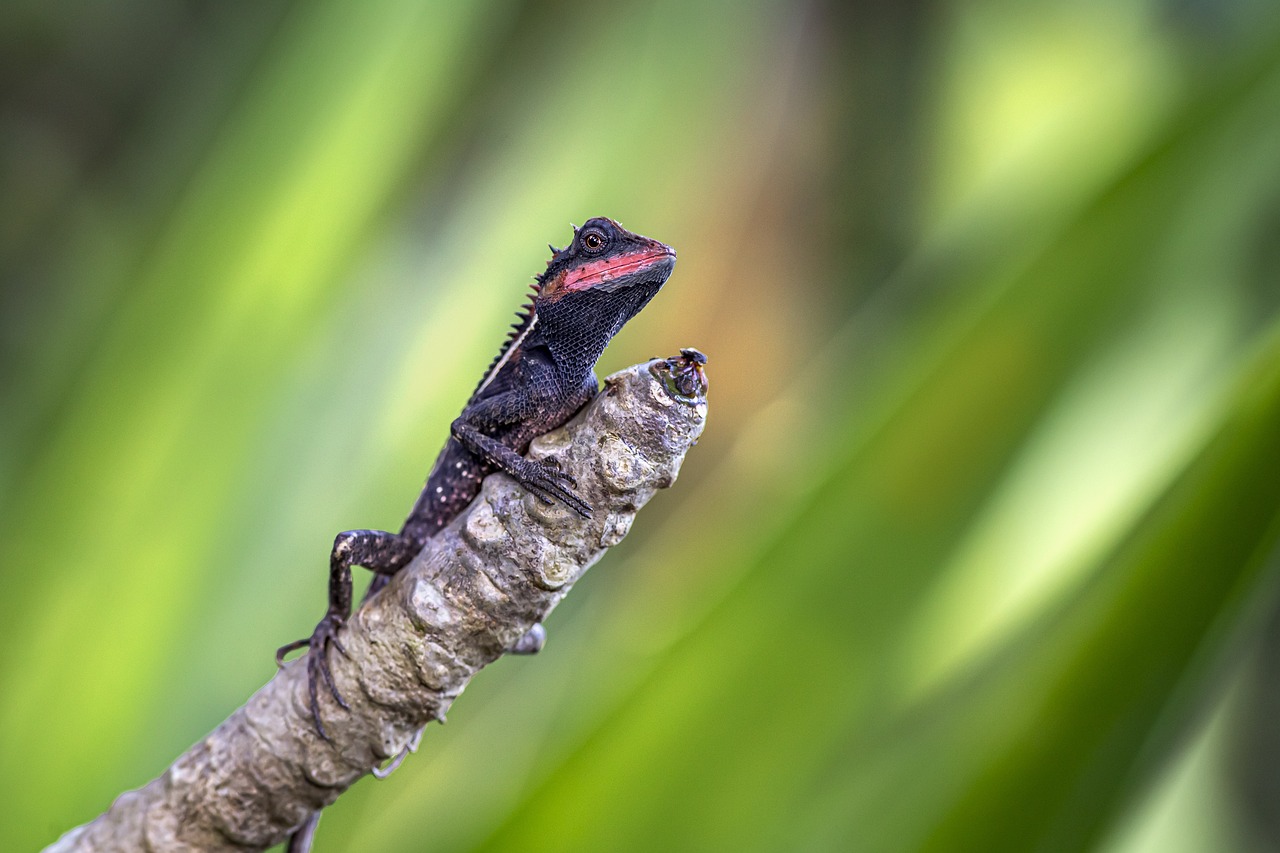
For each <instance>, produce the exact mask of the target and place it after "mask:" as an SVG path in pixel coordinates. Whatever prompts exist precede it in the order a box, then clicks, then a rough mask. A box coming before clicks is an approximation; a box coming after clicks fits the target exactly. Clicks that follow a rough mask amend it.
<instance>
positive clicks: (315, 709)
mask: <svg viewBox="0 0 1280 853" xmlns="http://www.w3.org/2000/svg"><path fill="white" fill-rule="evenodd" d="M346 622H347V619H346V617H345V616H343V615H342V614H341V613H339V612H337V611H336V610H330V611H329V612H328V613H326V614H325V617H324V618H323V619H321V620H320V624H318V625H316V630H315V631H314V632H313V633H312V634H311V637H310V638H309V639H306V640H297V641H295V642H292V643H289V644H288V645H284V646H281V647H280V648H279V649H277V650H276V665H277V666H283V665H284V656H285V655H287V654H288V653H289V652H291V651H293V650H294V649H300V648H302V647H303V646H306V647H307V689H308V693H309V696H310V699H311V719H312V720H313V721H314V722H315V725H316V732H318V733H319V735H320V737H322V738H324V739H325V740H327V741H329V742H330V743H332V742H333V739H332V738H330V737H329V733H328V732H327V731H325V728H324V723H322V722H320V697H319V687H318V685H319V683H320V681H321V680H323V681H324V683H325V686H327V687H328V688H329V693H330V695H332V696H333V700H334V701H335V702H337V703H338V705H339V706H340V707H341V708H342V709H343V710H344V711H350V710H351V706H350V705H348V704H347V700H345V699H343V698H342V694H341V693H339V692H338V685H337V684H335V683H334V681H333V673H332V672H331V671H330V670H329V646H331V645H332V646H333V647H334V648H335V649H337V650H338V651H339V652H340V653H341V654H342V655H343V656H344V657H345V656H347V650H346V649H345V648H343V647H342V643H340V642H338V629H339V628H341V627H342V626H343V625H345V624H346Z"/></svg>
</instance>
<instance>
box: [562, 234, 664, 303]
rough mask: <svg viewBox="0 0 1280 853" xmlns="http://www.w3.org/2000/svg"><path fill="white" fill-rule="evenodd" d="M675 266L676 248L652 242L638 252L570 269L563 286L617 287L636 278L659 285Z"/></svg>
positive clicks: (602, 288)
mask: <svg viewBox="0 0 1280 853" xmlns="http://www.w3.org/2000/svg"><path fill="white" fill-rule="evenodd" d="M675 265H676V253H675V250H674V249H672V248H671V247H670V246H666V245H663V244H662V243H656V242H655V245H653V246H646V247H645V248H643V249H640V250H639V251H635V252H626V253H624V254H620V255H614V256H613V257H611V258H601V259H600V260H598V261H593V262H591V263H587V264H583V265H582V266H580V267H576V268H575V269H571V270H569V271H568V273H567V274H566V275H565V277H564V285H563V289H564V291H565V292H566V293H569V292H573V291H577V290H587V289H589V288H599V289H601V290H617V289H618V288H621V287H625V286H627V285H629V284H632V283H636V282H639V281H645V282H648V283H657V284H661V283H662V282H664V281H666V280H667V276H669V275H671V270H672V269H673V268H674V267H675Z"/></svg>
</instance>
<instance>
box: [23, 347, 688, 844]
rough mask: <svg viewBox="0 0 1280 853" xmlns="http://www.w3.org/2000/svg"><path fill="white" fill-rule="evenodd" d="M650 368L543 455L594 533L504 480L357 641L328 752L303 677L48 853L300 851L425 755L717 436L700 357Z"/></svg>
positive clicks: (400, 578)
mask: <svg viewBox="0 0 1280 853" xmlns="http://www.w3.org/2000/svg"><path fill="white" fill-rule="evenodd" d="M692 352H693V351H685V355H683V356H677V357H675V358H671V359H666V360H657V361H652V362H648V363H646V364H640V365H636V366H634V367H631V368H629V369H627V370H624V371H622V372H620V373H617V374H615V375H613V376H611V377H609V379H608V380H606V385H605V389H604V391H603V392H602V393H601V394H600V395H599V396H597V397H596V399H595V400H594V401H593V402H592V403H591V404H590V405H589V406H588V407H587V408H586V409H585V410H584V411H583V412H582V413H581V414H580V415H579V416H578V417H577V418H575V419H574V421H573V422H572V423H570V424H569V425H568V426H566V427H564V428H563V429H560V430H557V431H556V432H553V433H551V434H550V435H547V436H544V437H543V438H540V439H538V440H536V441H535V442H534V445H533V447H532V448H531V450H530V455H531V456H532V457H534V458H543V457H547V456H555V457H556V458H557V460H558V461H559V462H560V464H561V466H562V467H563V468H564V470H566V471H568V472H569V473H570V474H571V475H572V476H573V477H574V478H576V480H577V491H578V493H579V494H580V495H582V496H583V497H584V498H585V499H586V500H587V502H588V503H590V504H591V505H592V506H593V507H594V510H595V511H594V513H593V515H592V517H591V518H589V519H584V518H581V517H579V516H577V515H576V514H574V513H572V512H570V511H569V510H567V509H565V508H564V507H563V506H561V505H560V504H558V503H557V504H554V505H546V504H542V503H540V502H539V501H537V500H536V499H535V498H533V497H532V496H531V495H529V494H528V493H527V492H525V491H524V489H522V488H521V487H519V486H518V485H517V484H516V483H515V482H514V481H513V480H511V479H510V478H509V477H507V476H505V475H501V474H495V475H493V476H491V477H489V478H488V479H486V480H485V482H484V488H483V491H482V492H481V495H480V497H479V498H477V499H476V501H475V502H474V503H472V505H471V506H470V507H469V508H468V509H467V510H466V511H465V512H464V513H462V515H460V516H459V517H458V518H457V519H455V520H454V521H453V523H452V524H450V525H449V526H448V527H447V528H446V529H445V530H443V531H441V533H440V534H439V535H437V536H436V537H434V538H433V539H432V540H431V541H430V542H429V543H427V546H426V547H425V548H424V549H423V551H422V553H421V554H420V555H418V557H417V558H416V559H415V560H414V561H413V562H412V563H411V564H410V565H409V566H408V567H406V568H405V570H404V571H402V572H400V573H399V574H397V575H396V576H395V578H394V580H393V581H392V583H391V585H390V586H388V587H387V589H385V590H384V591H383V592H382V593H381V594H379V595H377V596H375V597H374V598H373V599H371V600H370V601H369V602H367V603H366V604H365V606H364V607H362V608H360V610H359V611H357V613H356V614H355V615H354V616H353V617H352V619H351V620H350V622H349V624H348V626H347V628H346V629H345V630H344V631H343V632H342V633H341V634H340V640H341V642H342V645H343V646H344V648H345V649H346V651H347V654H348V656H343V655H342V654H340V653H338V652H336V651H334V652H331V663H332V668H333V675H334V679H335V681H336V683H337V685H338V689H339V690H340V691H341V692H342V695H343V696H344V697H345V698H346V699H347V700H348V702H349V703H350V705H351V710H350V712H347V711H344V710H342V709H341V708H339V707H338V706H337V705H336V704H335V703H334V702H333V701H332V699H331V697H329V696H328V695H327V694H326V693H325V692H324V691H322V695H321V713H322V715H323V718H324V725H325V728H326V729H327V730H328V732H329V734H330V736H331V737H332V738H333V742H332V743H328V742H326V741H324V740H323V739H321V738H320V737H319V735H318V734H317V733H316V730H315V727H314V725H313V723H312V720H311V716H310V712H309V708H308V700H307V678H306V667H305V665H303V664H302V662H301V661H294V662H293V663H290V664H289V665H287V666H286V667H285V668H284V669H282V670H281V671H280V672H279V673H277V674H276V676H275V677H274V678H273V679H272V680H271V681H270V682H269V683H268V684H267V685H266V686H264V687H263V688H262V689H260V690H259V691H258V692H257V693H255V694H254V695H253V696H252V697H251V698H250V699H249V701H248V702H247V703H246V704H245V705H244V706H243V707H241V708H240V709H239V710H237V711H235V712H234V713H233V714H232V715H231V716H230V717H229V718H227V720H226V721H225V722H223V723H222V724H221V725H219V726H218V727H217V728H216V729H214V730H213V732H211V733H210V734H209V735H208V736H207V737H205V738H204V739H202V740H201V741H200V742H199V743H197V744H195V745H194V746H193V747H191V748H190V749H189V750H187V752H186V753H184V754H183V755H182V756H180V757H179V758H178V759H177V760H176V761H175V762H174V763H173V764H172V765H171V766H170V767H169V769H168V770H166V771H165V772H164V774H163V775H161V776H160V777H159V778H157V779H155V780H153V781H152V782H150V783H149V784H147V785H146V786H144V787H142V788H140V789H138V790H136V791H129V792H127V793H125V794H122V795H121V796H120V797H118V798H117V799H116V801H115V803H113V804H112V806H111V808H110V809H108V810H107V811H106V812H105V813H104V814H102V815H101V816H99V817H98V818H97V819H96V820H94V821H92V822H90V823H88V824H85V825H84V826H81V827H77V828H76V829H73V830H71V831H70V832H68V833H66V834H65V835H63V836H62V838H60V839H59V840H58V841H57V842H55V843H54V844H53V845H51V846H50V847H48V848H46V853H48V851H56V853H70V851H109V850H111V851H114V850H121V851H123V850H130V851H134V850H148V851H179V850H181V851H189V850H202V851H248V850H264V849H266V848H267V847H270V846H271V845H273V844H279V843H280V842H282V841H284V840H285V838H286V837H287V836H288V835H289V833H290V832H291V831H292V830H293V829H295V828H296V827H298V826H299V825H300V824H301V823H302V822H303V821H304V820H305V819H306V818H307V817H308V816H309V815H310V814H311V813H312V812H314V811H315V810H316V809H319V808H322V807H324V806H326V805H328V804H330V803H332V802H333V801H334V800H336V799H337V798H338V796H339V795H340V794H341V793H342V792H343V791H345V790H346V789H347V788H348V787H350V786H351V785H352V784H353V783H354V782H355V781H356V780H357V779H359V778H360V777H362V776H364V775H365V774H367V773H370V772H372V771H373V770H374V768H376V767H378V766H379V765H381V764H382V762H384V761H386V760H387V759H388V758H391V757H393V756H397V755H401V754H403V751H404V750H406V749H408V748H410V746H411V745H416V743H417V738H418V737H420V735H421V732H422V729H423V727H424V726H425V725H426V724H427V723H429V722H431V721H432V720H443V719H444V715H445V712H446V711H448V709H449V706H450V705H451V704H452V703H453V700H454V699H456V698H457V697H458V695H459V694H460V693H461V692H462V691H463V689H464V688H465V687H466V685H467V683H468V682H469V681H470V680H471V678H472V676H474V675H475V674H476V672H477V671H479V670H480V669H481V668H482V667H483V666H485V665H486V664H488V663H491V662H492V661H494V660H496V659H497V658H498V657H500V656H501V655H502V654H503V653H505V652H506V651H507V650H509V649H511V648H512V646H513V645H515V644H516V643H517V641H519V640H520V638H521V637H522V636H524V635H525V634H526V632H528V631H529V630H530V629H531V628H532V627H533V626H534V625H535V624H536V623H538V622H540V621H541V620H543V619H544V618H545V617H546V616H547V614H549V613H550V612H551V610H552V609H553V608H554V607H555V606H556V604H557V603H559V601H560V599H561V598H563V597H564V596H565V594H566V593H567V592H568V591H569V589H570V587H572V586H573V584H574V582H575V581H577V580H578V578H580V577H581V576H582V575H583V573H584V572H586V570H587V569H588V568H589V567H590V566H591V565H592V564H593V563H595V561H596V560H598V559H599V558H600V557H601V555H603V554H604V552H605V551H606V550H607V549H608V548H609V547H610V546H612V545H616V544H617V543H618V542H620V541H621V540H622V538H623V536H625V535H626V533H627V531H628V530H629V529H630V528H631V523H632V520H633V519H634V517H635V513H636V511H637V510H638V509H639V508H640V507H641V506H643V505H644V504H645V503H646V502H647V501H648V500H649V498H651V497H652V496H653V494H654V492H655V491H656V490H657V489H660V488H665V487H667V486H669V485H671V483H672V482H674V481H675V478H676V474H677V473H678V471H679V469H680V463H681V461H682V460H683V459H684V454H685V453H686V452H687V451H688V449H689V447H691V446H692V445H693V444H694V443H695V442H696V441H697V439H698V436H699V434H700V433H701V432H702V427H703V423H704V421H705V418H706V398H705V392H706V385H705V379H704V377H703V375H702V372H701V362H700V361H698V360H697V359H700V358H701V356H697V357H696V358H695V356H694V355H693V354H692Z"/></svg>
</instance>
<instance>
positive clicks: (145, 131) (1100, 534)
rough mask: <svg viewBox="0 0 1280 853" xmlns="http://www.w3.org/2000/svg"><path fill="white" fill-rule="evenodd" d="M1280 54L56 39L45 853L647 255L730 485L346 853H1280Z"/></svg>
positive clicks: (1271, 11) (505, 25)
mask: <svg viewBox="0 0 1280 853" xmlns="http://www.w3.org/2000/svg"><path fill="white" fill-rule="evenodd" d="M1278 11H1280V10H1278V9H1277V8H1276V7H1275V4H1274V3H1271V2H1266V0H1255V2H1249V0H1222V2H1212V0H1083V2H1076V3H1061V2H1043V0H1030V2H1010V0H977V2H932V1H931V0H904V2H889V0H884V2H871V3H841V2H835V0H832V2H789V3H783V2H751V3H742V2H688V0H682V2H661V0H660V2H653V3H643V4H634V5H631V4H602V3H581V2H516V0H505V2H504V0H482V1H481V2H474V3H469V4H431V3H421V2H408V1H407V0H368V2H362V3H354V2H338V1H337V0H331V2H325V0H320V2H309V3H307V2H299V3H288V2H283V0H266V2H258V3H224V2H213V0H203V2H189V3H174V2H172V0H116V2H113V3H98V2H86V0H58V2H48V1H47V0H8V2H6V3H4V4H3V5H2V6H0V96H2V101H0V270H2V271H3V282H2V283H0V412H2V413H3V415H2V417H0V519H3V522H2V527H3V531H4V537H3V538H4V545H5V547H4V549H3V556H0V580H2V581H3V592H2V593H0V596H2V600H3V612H4V616H3V618H0V697H2V698H0V827H3V830H0V832H2V833H3V836H4V839H5V840H4V845H3V846H4V848H5V849H6V850H31V849H37V848H39V847H40V846H42V845H43V844H46V843H48V842H50V841H52V840H53V839H54V838H56V837H57V836H58V835H59V834H60V833H61V832H63V831H65V830H66V829H68V828H70V827H71V826H72V825H74V824H77V823H80V822H83V821H86V820H88V819H90V818H92V817H93V816H95V815H96V814H97V813H99V812H100V811H101V810H103V809H104V808H106V807H107V806H108V805H109V803H110V802H111V799H112V798H113V797H114V796H115V795H116V794H117V793H119V792H120V791H122V790H124V789H126V788H130V787H136V786H139V785H141V784H143V783H145V782H146V781H147V780H148V779H150V778H152V777H153V776H154V775H156V774H157V773H159V772H160V771H161V770H162V769H163V768H164V767H165V766H166V765H167V763H168V762H169V761H170V760H171V759H172V758H173V757H174V756H176V755H177V754H178V753H179V752H180V751H181V750H182V749H184V748H185V747H186V746H188V745H189V744H190V743H192V742H193V741H195V740H196V739H198V738H199V737H200V736H201V735H202V734H203V733H204V732H206V731H207V730H208V729H209V728H211V727H212V726H213V725H215V724H216V723H217V722H218V721H219V720H221V719H222V718H223V717H225V716H226V715H227V714H228V713H229V712H230V711H231V710H232V709H233V708H235V707H236V706H237V705H238V704H240V703H241V702H242V701H243V700H244V699H245V698H246V697H247V696H248V695H249V693H250V692H251V691H253V690H254V689H255V688H256V687H257V686H259V685H260V684H261V683H263V682H264V681H265V680H266V679H267V678H269V677H270V675H271V673H272V671H273V663H272V657H271V656H272V652H273V650H274V649H275V647H276V646H277V645H279V644H281V643H283V642H286V641H288V640H292V639H294V638H296V637H298V636H302V635H304V634H306V633H307V632H309V631H310V629H311V627H312V626H313V624H314V623H315V621H316V619H317V618H318V617H319V615H320V614H321V612H322V610H323V606H324V595H325V576H326V569H325V561H326V557H327V553H328V547H329V544H330V542H331V541H332V537H333V535H334V534H335V533H336V532H337V531H340V530H344V529H348V528H353V527H383V528H392V529H395V528H396V527H398V525H399V523H400V521H401V520H402V518H403V516H404V514H405V512H407V510H408V508H409V506H410V505H411V504H412V502H413V500H414V497H415V496H416V491H417V489H418V487H419V485H420V483H421V480H422V478H423V477H424V476H425V474H426V472H427V470H428V469H429V467H430V465H431V461H432V459H433V457H434V454H435V453H436V451H437V450H438V448H439V446H440V445H441V444H442V442H443V440H444V438H445V435H446V433H447V425H448V423H449V421H450V419H452V418H453V417H454V416H455V415H456V413H457V411H458V409H459V407H460V406H461V404H462V401H463V400H464V399H465V398H466V396H467V394H468V393H469V392H470V391H471V389H472V387H473V386H474V384H475V381H476V379H477V377H478V376H479V374H480V373H481V372H482V371H483V369H484V368H485V366H486V365H487V364H488V363H489V360H490V359H491V357H492V356H493V353H494V352H495V350H496V348H497V346H498V344H499V342H500V341H501V339H502V336H503V330H504V327H505V324H506V323H507V322H509V321H510V318H511V316H512V314H513V312H514V310H515V308H516V306H517V305H518V304H519V302H520V301H521V298H522V294H523V292H524V288H525V285H526V283H527V281H528V277H529V276H530V275H531V274H532V273H535V272H537V271H539V270H540V269H541V268H542V265H543V261H544V260H545V257H546V249H545V248H544V246H545V244H546V243H547V241H552V242H555V243H560V242H562V241H564V240H566V239H567V238H568V236H569V233H570V232H569V228H568V224H567V223H568V222H569V221H571V220H572V221H574V222H581V221H582V220H584V219H586V218H588V217H590V216H593V215H609V216H613V217H615V218H617V219H620V220H621V221H622V222H623V223H624V224H625V225H627V226H628V227H631V228H633V229H635V230H638V231H641V232H643V233H645V234H649V235H652V236H654V237H657V238H659V239H662V240H664V241H666V242H669V243H671V244H672V245H674V246H675V247H677V249H678V250H679V253H680V263H679V266H678V268H677V271H676V274H675V276H674V277H673V279H672V280H671V282H670V283H669V284H668V286H667V288H666V289H665V291H664V292H663V294H662V295H661V296H660V297H659V298H658V299H657V300H655V302H654V303H653V304H652V305H651V306H650V307H649V308H648V309H647V310H646V311H645V312H644V313H643V314H642V315H641V316H640V317H639V318H637V319H636V320H635V321H634V322H633V323H632V324H631V325H630V326H629V327H628V328H627V330H626V331H625V332H624V333H623V334H622V335H621V336H620V337H619V339H618V340H617V341H616V342H615V344H614V345H613V346H612V347H611V349H610V351H609V352H608V353H607V354H606V356H605V358H604V360H603V362H602V364H601V371H600V372H601V374H602V375H603V374H604V373H606V372H608V371H611V370H613V369H616V368H619V367H621V366H624V365H626V364H630V363H632V362H635V361H638V360H641V359H643V358H647V357H649V356H652V355H668V354H672V353H674V352H675V351H676V349H677V348H678V347H680V346H690V345H693V346H697V347H699V348H701V349H703V350H704V351H706V352H707V353H708V354H709V356H710V365H709V374H710V377H711V381H712V388H711V418H710V423H709V426H708V429H707V433H706V435H705V438H704V439H703V441H702V443H701V445H700V446H699V447H698V448H697V449H696V450H695V451H694V452H693V453H692V454H691V456H690V458H689V460H688V462H687V463H686V466H685V469H684V472H683V475H682V477H681V480H680V482H679V484H678V485H677V486H676V487H675V488H674V489H672V490H671V491H670V492H667V493H664V494H662V495H660V496H659V497H658V498H657V499H656V500H655V501H654V503H653V504H652V505H651V507H650V508H649V509H647V510H646V511H645V512H644V513H643V514H642V516H641V518H640V522H639V523H638V524H637V525H636V529H635V531H634V532H633V533H632V535H631V537H630V538H629V539H628V540H627V541H626V542H625V543H624V544H623V545H622V546H620V547H618V548H617V549H616V550H615V551H613V552H612V553H610V554H609V555H608V557H607V558H606V560H605V561H604V562H603V563H602V564H601V565H599V566H598V567H597V568H596V569H595V570H593V571H592V573H591V574H590V575H589V576H588V578H587V579H586V580H585V581H584V582H583V583H582V584H581V585H580V586H579V588H578V589H577V590H575V592H574V594H573V595H572V596H571V597H570V599H569V600H568V601H566V603H565V604H564V605H563V607H562V608H561V609H560V610H559V611H557V613H556V614H555V615H554V617H553V618H552V619H551V620H550V623H549V625H548V628H549V632H550V641H549V643H548V646H547V648H546V650H545V651H544V652H543V654H542V655H540V656H539V657H537V658H534V659H508V660H502V661H500V662H498V663H497V664H495V665H494V666H493V667H492V668H491V669H489V670H486V671H485V672H484V673H483V674H482V675H481V676H480V677H479V678H478V679H477V680H476V682H475V683H474V685H473V686H472V687H471V688H470V689H469V690H468V691H467V693H466V694H465V695H464V696H463V697H462V698H461V699H460V700H459V702H458V703H457V704H456V706H455V707H454V709H453V712H452V713H451V715H450V724H449V725H448V726H447V727H443V728H441V727H438V726H437V727H432V728H431V729H430V730H429V731H428V733H427V737H426V739H425V741H424V744H423V748H422V751H421V752H420V753H419V754H418V755H417V756H416V757H414V758H413V759H412V760H410V761H408V762H407V763H406V764H405V766H404V767H403V768H402V769H401V770H399V771H398V772H397V773H396V774H395V775H394V776H392V777H391V779H389V780H388V781H385V782H374V781H372V780H366V781H364V782H362V783H361V784H359V785H358V786H357V787H356V788H355V789H354V790H353V791H352V792H351V793H350V794H348V795H347V796H344V797H343V798H342V799H341V800H340V801H339V802H338V803H337V805H336V806H334V807H333V808H332V809H330V810H329V811H328V812H327V813H326V817H325V820H324V821H323V822H322V824H321V830H320V835H319V841H318V845H317V849H318V850H319V851H321V853H323V851H339V850H349V851H355V850H388V851H397V850H404V851H411V850H432V851H463V850H485V851H497V850H564V851H588V850H590V851H597V850H653V849H671V850H677V849H678V850H761V851H764V850H769V851H773V850H854V851H864V850H865V851H914V850H930V851H1004V850H1009V851H1028V850H1036V851H1069V850H1101V851H1107V853H1130V852H1131V851H1144V853H1145V852H1146V851H1150V852H1151V853H1156V851H1160V853H1164V851H1173V853H1179V851H1237V850H1239V851H1253V850H1275V849H1280V771H1278V770H1276V769H1275V768H1277V767H1280V726H1277V725H1276V720H1277V719H1280V685H1277V683H1276V679H1275V677H1274V673H1276V672H1277V670H1278V669H1280V615H1278V614H1280V606H1278V602H1280V598H1278V593H1280V589H1278V587H1277V581H1278V580H1280V559H1278V557H1280V512H1278V510H1280V272H1278V271H1280V19H1278V16H1277V12H1278Z"/></svg>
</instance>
